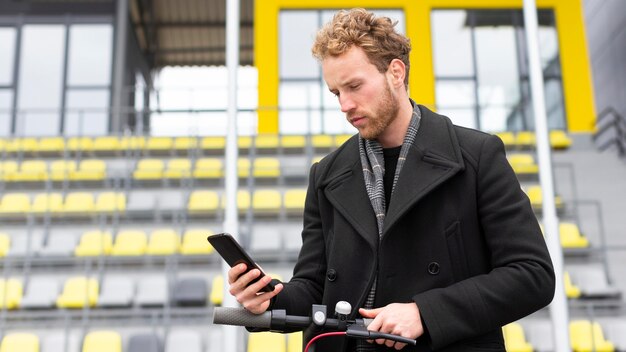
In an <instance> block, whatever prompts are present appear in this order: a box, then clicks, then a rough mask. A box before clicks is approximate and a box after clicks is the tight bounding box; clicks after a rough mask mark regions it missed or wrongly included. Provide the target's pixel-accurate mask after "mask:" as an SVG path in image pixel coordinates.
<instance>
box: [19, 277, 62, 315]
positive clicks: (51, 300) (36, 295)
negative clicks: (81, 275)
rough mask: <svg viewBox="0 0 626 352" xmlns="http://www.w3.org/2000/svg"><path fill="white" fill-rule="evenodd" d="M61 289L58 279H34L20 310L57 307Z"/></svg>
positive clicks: (28, 287)
mask: <svg viewBox="0 0 626 352" xmlns="http://www.w3.org/2000/svg"><path fill="white" fill-rule="evenodd" d="M59 289H60V286H59V282H58V281H57V279H56V278H52V277H47V276H37V277H32V278H31V279H30V280H29V282H28V286H27V287H26V294H25V295H24V297H22V302H21V303H20V308H22V309H29V308H33V309H44V308H52V307H54V306H55V305H56V300H57V297H58V295H59Z"/></svg>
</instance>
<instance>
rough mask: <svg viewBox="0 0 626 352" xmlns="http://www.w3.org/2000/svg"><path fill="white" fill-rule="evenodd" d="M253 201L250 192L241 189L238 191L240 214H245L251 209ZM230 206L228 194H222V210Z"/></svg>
mask: <svg viewBox="0 0 626 352" xmlns="http://www.w3.org/2000/svg"><path fill="white" fill-rule="evenodd" d="M251 203H252V200H251V199H250V192H248V191H247V190H243V189H240V190H238V191H237V209H238V210H239V212H244V211H246V210H248V208H250V205H251ZM227 204H228V200H227V199H226V193H224V194H222V208H225V207H226V205H227Z"/></svg>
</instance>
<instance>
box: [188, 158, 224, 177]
mask: <svg viewBox="0 0 626 352" xmlns="http://www.w3.org/2000/svg"><path fill="white" fill-rule="evenodd" d="M193 177H194V178H211V179H219V178H222V177H224V167H223V163H222V160H221V159H217V158H200V159H198V160H197V161H196V165H195V167H194V170H193Z"/></svg>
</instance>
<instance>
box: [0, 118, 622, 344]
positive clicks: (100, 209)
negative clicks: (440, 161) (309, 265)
mask: <svg viewBox="0 0 626 352" xmlns="http://www.w3.org/2000/svg"><path fill="white" fill-rule="evenodd" d="M498 135H499V136H500V137H501V138H502V140H503V141H504V143H505V145H506V147H507V153H508V158H509V160H510V162H511V164H512V166H513V169H514V171H515V172H516V174H517V175H518V177H519V179H520V181H521V183H522V188H523V189H524V190H525V191H526V192H527V194H528V195H529V197H530V199H531V203H532V205H533V207H534V208H535V210H536V211H537V216H538V217H539V218H540V216H541V189H540V188H539V186H538V184H539V181H538V172H539V168H538V165H537V162H536V155H535V150H534V135H533V134H532V133H528V132H518V133H511V132H507V133H501V134H498ZM349 137H350V136H349V135H335V136H331V135H310V136H304V135H289V136H287V135H285V136H274V135H259V136H242V137H240V138H239V140H238V143H237V145H238V148H239V160H238V162H237V174H238V177H239V190H238V193H237V203H238V213H239V217H240V222H241V224H240V229H241V233H240V239H241V242H242V244H243V245H244V246H245V247H247V248H248V249H249V250H250V252H251V254H252V256H253V257H254V258H255V259H257V260H258V261H259V262H260V263H261V264H262V265H263V267H264V268H265V269H266V270H267V271H268V272H271V273H275V274H276V275H278V276H281V277H282V278H283V279H286V280H288V279H289V277H290V275H291V270H292V267H293V264H294V262H295V259H296V255H297V253H298V250H299V246H300V230H301V222H302V211H303V205H304V197H305V193H306V185H307V177H308V170H309V167H310V166H311V164H312V163H313V162H315V161H317V160H319V158H321V157H322V156H323V155H325V154H326V153H328V152H329V151H331V150H333V149H335V148H337V147H338V146H339V145H341V144H342V143H343V142H344V141H345V140H346V139H347V138H349ZM571 143H572V141H571V140H570V139H569V138H568V136H567V135H566V134H564V133H563V132H562V131H553V132H552V133H551V144H552V147H553V149H554V150H555V152H561V151H563V150H567V148H568V147H569V146H571ZM224 147H225V139H224V138H223V137H171V138H170V137H142V136H101V137H69V138H63V137H42V138H31V137H27V138H26V137H24V138H11V139H0V155H1V156H2V158H1V159H0V187H1V189H2V193H1V195H2V196H1V197H0V221H2V222H3V224H4V226H3V228H2V229H1V230H0V257H2V261H1V263H2V276H1V277H0V307H1V308H2V311H1V315H0V322H1V323H0V327H1V328H2V336H3V338H2V341H1V343H0V352H10V351H20V352H22V351H44V352H47V351H84V352H95V351H131V352H132V351H203V352H205V351H218V350H219V348H220V344H221V340H220V336H219V328H216V327H212V326H211V324H210V319H211V314H210V313H211V310H212V308H213V307H214V306H216V305H220V304H221V302H222V300H223V287H224V279H223V277H222V276H221V264H222V261H221V259H220V258H219V257H218V256H217V255H215V254H214V253H213V249H212V248H211V247H210V245H209V244H208V242H207V241H206V237H207V236H208V235H210V234H212V233H217V232H220V230H221V227H222V221H223V216H224V207H225V203H226V199H225V195H224V163H225V162H224ZM558 191H560V190H559V187H558V180H557V194H556V198H555V200H556V204H557V207H558V210H559V214H560V215H559V216H560V218H561V221H562V223H561V225H560V240H561V244H562V246H563V249H564V253H565V264H566V271H567V275H566V276H565V278H566V288H567V293H568V297H569V300H570V303H571V304H572V306H573V307H577V305H580V304H582V305H585V304H587V303H589V302H592V304H595V302H601V304H613V305H616V306H619V305H620V302H621V296H622V292H621V291H620V289H619V288H617V287H616V286H615V285H613V284H612V281H611V280H610V278H609V277H608V274H607V268H606V266H605V264H604V262H603V261H602V260H601V255H600V254H599V253H600V252H599V249H601V248H602V247H603V246H604V243H602V242H601V241H600V240H599V239H597V238H589V237H587V236H586V233H585V229H586V228H587V226H589V225H588V224H586V223H585V221H584V219H581V218H580V217H578V216H576V209H575V207H576V200H575V199H570V198H568V197H562V196H561V195H560V194H559V192H558ZM572 309H573V311H576V308H572ZM580 318H581V319H577V320H573V321H572V325H571V331H572V332H573V333H572V339H574V338H575V339H576V341H574V340H572V343H573V346H575V349H574V350H575V351H591V350H594V348H595V350H596V351H614V350H615V351H625V350H626V343H625V341H624V339H623V337H624V336H626V323H625V321H626V320H625V319H626V318H625V317H624V316H623V315H622V316H618V317H605V316H602V314H599V316H598V317H595V316H594V317H593V319H584V318H585V317H584V316H582V317H580ZM596 318H597V319H596ZM609 318H610V319H609ZM546 324H547V325H546ZM546 326H547V327H548V328H546ZM549 331H550V330H549V318H548V316H547V314H546V311H545V310H544V311H540V312H538V313H536V314H534V315H533V316H531V317H528V318H525V319H522V320H521V321H519V322H516V323H515V324H512V325H509V326H507V327H505V328H504V332H505V337H506V341H507V350H508V351H551V350H553V345H552V344H551V338H552V337H551V335H550V333H549ZM246 336H247V339H246V343H247V351H249V352H252V351H267V350H268V349H267V348H268V347H267V346H272V350H273V351H289V352H292V351H299V350H300V345H301V339H302V337H301V335H300V334H290V335H277V334H271V333H264V334H251V335H246ZM590 341H591V342H590ZM590 344H591V345H590ZM588 346H592V347H591V349H590V348H589V347H588Z"/></svg>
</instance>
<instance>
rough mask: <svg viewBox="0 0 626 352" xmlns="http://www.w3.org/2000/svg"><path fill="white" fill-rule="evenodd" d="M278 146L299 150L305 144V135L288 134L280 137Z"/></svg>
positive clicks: (284, 148)
mask: <svg viewBox="0 0 626 352" xmlns="http://www.w3.org/2000/svg"><path fill="white" fill-rule="evenodd" d="M280 146H281V148H282V149H283V150H291V149H296V150H301V149H304V147H305V146H306V137H304V136H301V135H288V136H282V137H281V138H280Z"/></svg>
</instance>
